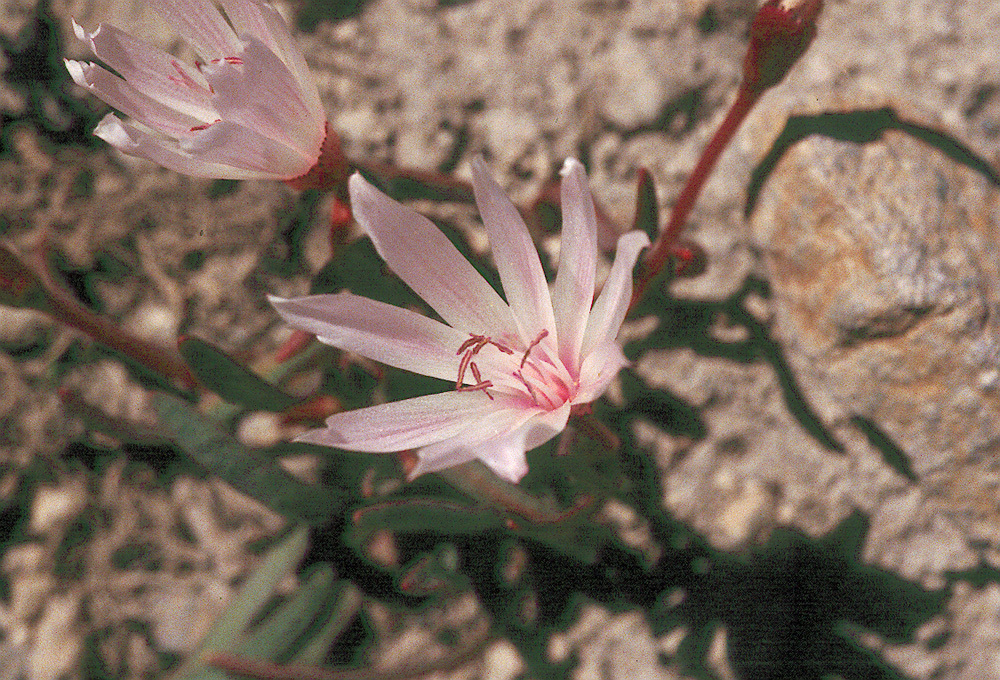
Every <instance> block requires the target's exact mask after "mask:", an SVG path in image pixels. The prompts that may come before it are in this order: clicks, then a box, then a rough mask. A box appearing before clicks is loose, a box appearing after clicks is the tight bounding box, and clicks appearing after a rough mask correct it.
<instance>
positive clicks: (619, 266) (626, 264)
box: [581, 231, 649, 356]
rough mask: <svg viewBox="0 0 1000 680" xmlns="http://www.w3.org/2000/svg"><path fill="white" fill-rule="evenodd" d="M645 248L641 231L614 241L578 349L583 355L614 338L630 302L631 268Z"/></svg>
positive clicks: (646, 240) (624, 235)
mask: <svg viewBox="0 0 1000 680" xmlns="http://www.w3.org/2000/svg"><path fill="white" fill-rule="evenodd" d="M648 245H649V237H648V236H646V234H645V233H644V232H641V231H630V232H628V233H627V234H622V236H621V237H620V238H619V239H618V247H617V249H616V250H615V261H614V264H612V265H611V272H610V273H609V274H608V278H607V280H605V282H604V288H602V289H601V294H600V295H598V296H597V301H596V302H594V307H593V309H591V310H590V321H589V322H588V324H587V331H586V333H584V336H583V346H582V347H581V353H582V354H583V355H584V356H586V355H587V354H589V353H590V352H591V350H592V349H593V348H594V347H596V346H598V345H603V344H605V343H608V342H611V341H613V340H614V339H615V338H616V337H617V336H618V331H619V330H620V329H621V326H622V322H623V321H624V320H625V314H626V313H627V312H628V306H629V303H630V302H631V301H632V269H633V268H634V267H635V263H636V262H637V261H638V259H639V253H640V252H642V249H643V248H645V247H647V246H648Z"/></svg>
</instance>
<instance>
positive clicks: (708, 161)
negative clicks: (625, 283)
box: [632, 86, 763, 306]
mask: <svg viewBox="0 0 1000 680" xmlns="http://www.w3.org/2000/svg"><path fill="white" fill-rule="evenodd" d="M761 94H763V92H762V91H757V90H752V89H750V88H748V87H745V86H741V87H740V90H739V92H738V93H737V95H736V101H734V102H733V105H732V106H731V107H730V109H729V113H727V114H726V117H725V119H724V120H723V121H722V123H721V124H720V125H719V128H718V129H717V130H716V131H715V134H714V135H713V136H712V139H711V140H710V141H709V142H708V145H707V146H706V147H705V151H704V153H702V155H701V158H700V159H699V160H698V165H696V166H695V168H694V170H693V171H692V172H691V176H690V177H688V181H687V183H686V184H685V185H684V189H683V190H682V191H681V193H680V196H678V197H677V202H676V203H674V207H673V210H672V211H671V213H670V221H669V222H667V224H666V226H664V227H663V229H662V230H661V231H660V235H659V237H658V238H657V239H656V243H654V244H653V248H652V250H650V252H649V255H647V256H646V259H645V260H644V262H643V267H642V269H643V271H642V275H641V276H640V277H639V280H638V282H637V283H636V287H635V292H634V293H633V294H632V306H634V305H635V303H636V302H638V300H639V299H640V298H641V297H642V295H643V293H645V291H646V288H647V287H648V286H649V283H650V282H651V281H652V280H653V278H655V277H656V275H657V274H659V272H660V270H661V269H663V266H664V265H665V264H666V263H667V260H669V259H670V256H671V255H672V254H673V252H674V247H675V246H676V244H677V237H678V236H680V233H681V229H682V228H683V227H684V223H685V222H687V219H688V217H689V216H690V214H691V209H692V208H694V204H695V201H697V199H698V196H699V194H701V190H702V188H704V186H705V182H706V181H707V180H708V178H709V176H710V175H711V174H712V169H713V168H714V167H715V163H716V162H717V161H718V160H719V156H720V155H721V154H722V151H723V150H724V149H725V148H726V147H727V146H728V145H729V142H730V140H731V139H732V138H733V135H734V134H735V133H736V130H737V129H739V127H740V125H741V124H742V123H743V121H744V120H745V119H746V117H747V114H748V113H750V110H751V109H752V108H753V106H754V104H756V103H757V101H758V100H759V99H760V95H761Z"/></svg>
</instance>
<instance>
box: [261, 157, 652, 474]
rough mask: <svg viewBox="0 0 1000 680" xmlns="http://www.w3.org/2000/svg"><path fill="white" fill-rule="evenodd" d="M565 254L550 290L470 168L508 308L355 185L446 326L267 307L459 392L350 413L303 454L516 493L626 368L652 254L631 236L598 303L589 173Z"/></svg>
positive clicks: (566, 205) (576, 186)
mask: <svg viewBox="0 0 1000 680" xmlns="http://www.w3.org/2000/svg"><path fill="white" fill-rule="evenodd" d="M562 175H563V180H562V209H563V226H562V247H561V248H560V263H559V273H558V276H557V277H556V280H555V283H554V284H553V287H552V290H551V291H550V290H549V284H548V283H547V282H546V280H545V274H544V272H543V271H542V265H541V262H540V260H539V258H538V253H537V251H536V250H535V246H534V244H533V243H532V240H531V236H530V235H529V233H528V229H527V227H525V224H524V221H523V220H522V219H521V216H520V214H519V213H518V211H517V209H516V208H515V207H514V205H513V204H512V203H511V202H510V199H508V198H507V196H506V195H505V194H504V193H503V190H502V189H501V188H500V187H499V186H498V185H497V184H496V182H494V181H493V179H492V178H491V177H490V176H489V175H488V174H487V171H486V168H485V165H484V163H483V162H482V160H480V159H477V160H476V161H475V162H474V163H473V184H474V187H475V192H476V203H477V204H478V205H479V211H480V213H481V215H482V218H483V223H484V224H485V225H486V231H487V233H488V235H489V239H490V244H491V246H492V249H493V257H494V260H495V262H496V266H497V269H498V270H499V273H500V280H501V282H502V284H503V290H504V293H505V295H506V298H507V299H506V301H504V299H503V298H501V297H500V295H499V294H497V292H496V291H495V290H494V289H493V287H492V286H490V284H489V283H487V281H486V280H485V279H484V278H483V277H482V276H481V275H480V274H479V272H477V271H476V269H475V268H474V267H473V266H472V264H471V263H470V262H469V261H468V260H466V259H465V258H464V257H463V256H462V255H461V254H460V253H459V251H458V249H457V248H455V246H454V245H453V244H452V243H451V242H450V241H449V240H448V238H447V237H446V236H445V235H444V234H443V233H442V232H441V231H440V230H439V229H438V228H437V227H436V226H434V224H433V223H432V222H431V221H430V220H428V219H427V218H426V217H423V216H421V215H419V214H417V213H416V212H414V211H412V210H410V209H409V208H407V207H405V206H402V205H400V204H399V203H397V202H396V201H394V200H392V199H390V198H389V197H388V196H386V195H384V194H382V193H381V192H380V191H378V190H377V189H375V188H374V187H373V186H372V185H370V184H369V183H368V182H366V181H365V180H364V179H362V178H361V176H360V175H357V174H356V175H354V176H353V177H351V179H350V183H349V186H350V193H351V201H352V204H353V208H354V214H355V217H357V220H358V222H359V223H360V224H361V226H362V228H363V229H364V230H365V231H366V232H367V233H368V235H369V236H370V237H371V239H372V241H373V242H374V244H375V247H376V249H377V250H378V252H379V254H380V255H381V256H382V258H383V259H384V260H385V261H386V263H387V264H388V265H389V267H390V268H391V269H392V270H393V271H394V272H395V273H396V274H397V275H398V276H399V277H400V278H401V279H402V280H403V281H404V282H405V283H406V284H407V285H408V286H409V287H410V288H412V289H413V291H414V292H416V293H417V294H418V295H420V297H422V298H423V299H424V300H425V301H426V302H427V304H428V305H430V306H431V308H433V309H434V311H435V312H437V314H438V315H439V316H440V317H441V318H442V319H443V320H444V323H442V322H440V321H436V320H434V319H430V318H427V317H425V316H422V315H420V314H418V313H416V312H413V311H410V310H408V309H402V308H399V307H393V306H392V305H387V304H384V303H381V302H376V301H374V300H369V299H367V298H363V297H360V296H357V295H353V294H351V293H337V294H334V295H314V296H308V297H302V298H297V299H291V300H283V299H278V298H272V299H271V303H272V304H273V305H274V306H275V308H276V309H277V310H278V312H279V313H280V314H281V315H282V316H283V317H284V318H285V320H286V321H287V322H288V323H290V324H292V325H293V326H297V327H298V328H301V329H304V330H307V331H309V332H310V333H315V334H316V335H317V336H318V338H319V339H320V340H321V341H323V342H326V343H328V344H330V345H333V346H335V347H339V348H341V349H344V350H349V351H352V352H356V353H358V354H361V355H363V356H366V357H368V358H371V359H375V360H376V361H380V362H382V363H386V364H389V365H391V366H395V367H397V368H402V369H405V370H409V371H413V372H415V373H420V374H423V375H428V376H432V377H436V378H441V379H442V380H446V381H448V382H450V383H451V384H452V385H453V389H451V390H449V391H447V392H444V393H441V394H433V395H430V396H426V397H418V398H415V399H406V400H404V401H399V402H395V403H391V404H382V405H378V406H372V407H369V408H362V409H357V410H354V411H347V412H344V413H338V414H335V415H333V416H331V417H330V418H329V419H328V420H327V421H326V428H325V429H321V430H314V431H312V432H308V433H306V434H305V435H304V436H303V437H302V438H301V441H306V442H311V443H315V444H323V445H327V446H334V447H339V448H343V449H348V450H352V451H368V452H391V451H404V450H408V449H416V450H417V456H418V458H419V462H418V463H417V465H416V467H415V469H413V470H412V472H411V476H417V475H419V474H423V473H425V472H433V471H435V470H441V469H443V468H447V467H451V466H453V465H458V464H460V463H465V462H467V461H470V460H473V459H479V460H481V461H482V462H483V463H485V464H486V465H487V466H489V467H490V468H491V469H492V470H493V471H494V472H495V473H496V474H498V475H499V476H500V477H503V478H504V479H507V480H509V481H511V482H518V481H520V479H521V478H522V477H523V476H524V475H525V473H526V472H527V471H528V464H527V461H526V459H525V453H526V452H527V451H528V450H530V449H532V448H535V447H537V446H540V445H541V444H543V443H545V442H547V441H548V440H549V439H551V438H552V437H554V436H555V435H556V434H558V433H559V432H560V431H562V430H563V428H564V427H565V426H566V423H567V420H568V419H569V416H570V412H571V411H572V410H573V407H575V406H583V405H585V404H588V403H590V402H592V401H593V400H595V399H597V398H598V397H599V396H600V395H601V394H602V393H603V392H604V391H605V389H607V387H608V385H609V383H610V382H611V380H612V379H613V378H614V377H615V375H616V374H617V373H618V371H619V369H621V368H622V367H623V366H625V364H626V363H627V360H626V359H625V355H624V354H623V353H622V350H621V347H620V346H619V345H618V342H617V341H616V336H617V335H618V330H619V328H620V327H621V324H622V321H623V319H624V318H625V312H626V309H627V307H628V304H629V300H630V298H631V294H632V267H633V266H634V265H635V262H636V259H637V258H638V256H639V252H640V251H641V250H642V248H644V247H645V246H647V245H648V244H649V239H648V238H647V237H646V235H645V234H644V233H642V232H639V231H632V232H629V233H627V234H625V235H623V236H622V237H621V238H620V239H619V241H618V252H617V255H616V257H615V261H614V264H613V265H612V267H611V272H610V274H609V275H608V279H607V281H606V282H605V284H604V288H603V290H602V291H601V293H600V295H599V296H598V297H597V300H596V301H595V300H594V292H595V278H596V275H595V272H596V263H597V258H598V249H597V220H596V217H595V214H594V201H593V198H592V197H591V194H590V189H589V188H588V186H587V177H586V174H585V173H584V170H583V166H582V165H581V164H580V163H579V162H578V161H576V160H573V159H570V160H567V161H566V164H565V166H564V167H563V171H562Z"/></svg>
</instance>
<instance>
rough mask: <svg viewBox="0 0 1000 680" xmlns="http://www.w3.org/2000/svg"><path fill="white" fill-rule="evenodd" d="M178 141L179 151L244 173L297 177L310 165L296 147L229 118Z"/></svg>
mask: <svg viewBox="0 0 1000 680" xmlns="http://www.w3.org/2000/svg"><path fill="white" fill-rule="evenodd" d="M179 145H180V149H181V150H182V151H186V152H188V153H190V154H191V155H192V156H196V157H198V158H200V159H202V160H203V161H204V162H205V163H212V164H217V165H221V166H229V167H232V168H233V169H234V170H236V171H250V172H248V173H245V174H244V175H243V176H248V177H258V178H272V179H287V178H290V177H298V176H299V175H301V174H303V173H305V172H306V171H308V170H309V168H310V167H311V165H312V164H311V163H307V162H304V160H303V156H302V154H301V153H299V151H298V150H297V149H293V148H292V147H290V146H288V145H286V144H283V143H282V142H279V141H276V140H274V139H271V138H270V137H267V136H266V135H264V134H261V133H260V132H258V131H257V130H254V129H252V128H248V127H244V126H242V125H238V124H236V123H233V122H231V121H228V120H222V121H219V122H217V123H214V124H212V125H210V126H208V127H207V128H206V129H204V130H201V131H199V133H198V134H196V135H194V136H192V137H189V138H188V139H181V140H179ZM154 160H155V159H154ZM235 179H238V178H235Z"/></svg>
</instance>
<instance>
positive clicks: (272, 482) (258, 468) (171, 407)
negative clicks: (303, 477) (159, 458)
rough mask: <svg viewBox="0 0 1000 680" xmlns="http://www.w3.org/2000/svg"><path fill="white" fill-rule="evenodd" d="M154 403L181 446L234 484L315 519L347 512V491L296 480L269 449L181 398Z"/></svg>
mask: <svg viewBox="0 0 1000 680" xmlns="http://www.w3.org/2000/svg"><path fill="white" fill-rule="evenodd" d="M154 403H155V406H156V411H157V414H158V415H159V417H160V422H161V423H162V424H163V425H164V427H165V428H166V429H167V431H168V433H169V434H170V435H171V437H172V439H173V440H174V442H175V443H176V444H177V446H178V447H180V448H181V449H182V450H183V451H184V452H185V453H187V454H188V455H189V456H190V457H191V458H193V459H194V460H195V461H197V462H198V463H199V464H201V465H203V466H204V467H205V468H207V469H208V470H209V471H210V472H211V473H212V474H214V475H216V476H218V477H219V478H221V479H223V480H224V481H225V482H227V483H228V484H230V485H231V486H232V487H233V488H235V489H238V490H239V491H242V492H243V493H245V494H247V495H248V496H251V497H253V498H256V499H257V500H258V501H260V502H261V503H263V504H265V505H267V506H268V507H269V508H271V509H272V510H274V511H275V512H278V513H280V514H282V515H284V516H285V517H289V518H293V519H298V520H301V521H304V522H307V523H309V524H324V523H327V522H330V521H332V520H333V519H335V518H337V517H339V516H340V515H341V513H342V512H343V508H344V503H345V496H346V494H345V493H344V492H342V491H340V490H337V489H333V488H330V487H321V486H313V485H310V484H306V483H304V482H302V481H300V480H298V479H296V478H295V477H293V476H292V475H291V474H289V473H288V472H286V471H285V470H284V469H282V468H281V466H279V465H278V463H277V462H276V461H274V460H273V459H272V458H271V457H270V456H268V455H267V454H266V453H263V452H261V451H258V450H256V449H251V448H248V447H246V446H243V445H242V444H240V443H239V442H238V441H237V440H236V439H234V438H233V437H231V436H229V435H228V434H226V433H225V432H223V431H222V430H221V429H220V428H219V427H218V426H217V425H216V423H215V422H214V421H212V420H210V419H208V418H207V417H206V416H204V415H203V414H202V413H200V412H199V411H198V410H197V409H195V408H194V407H193V406H191V405H190V404H188V403H187V402H185V401H183V400H181V399H178V398H177V397H173V396H170V395H166V394H158V395H157V396H156V399H155V401H154Z"/></svg>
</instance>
